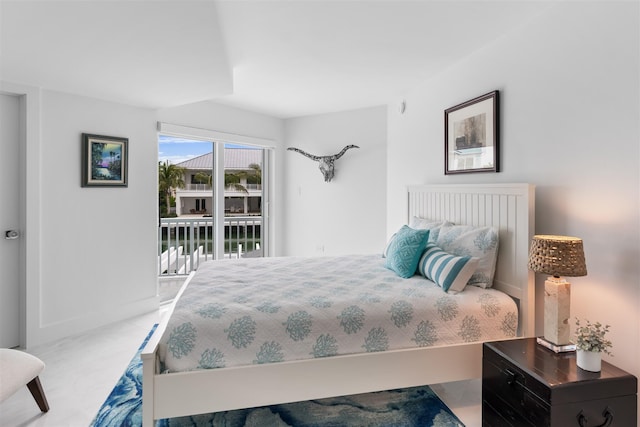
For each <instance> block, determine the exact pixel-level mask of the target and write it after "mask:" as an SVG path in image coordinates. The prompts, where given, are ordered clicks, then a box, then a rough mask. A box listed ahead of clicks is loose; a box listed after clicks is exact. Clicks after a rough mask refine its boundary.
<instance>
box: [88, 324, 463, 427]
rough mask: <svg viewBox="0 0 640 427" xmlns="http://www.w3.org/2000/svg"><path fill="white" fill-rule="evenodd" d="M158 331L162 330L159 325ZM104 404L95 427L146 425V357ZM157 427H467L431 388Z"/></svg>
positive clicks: (226, 414) (230, 413)
mask: <svg viewBox="0 0 640 427" xmlns="http://www.w3.org/2000/svg"><path fill="white" fill-rule="evenodd" d="M156 326H157V325H156ZM156 326H154V327H153V329H152V330H151V332H150V333H149V335H148V336H147V338H146V339H145V340H144V342H143V343H142V345H141V346H140V348H139V349H138V352H137V353H136V355H135V357H134V358H133V359H132V360H131V363H129V366H127V369H126V371H125V372H124V374H123V375H122V377H121V378H120V380H119V381H118V383H117V384H116V386H115V387H114V389H113V391H112V392H111V394H109V397H108V398H107V400H106V401H105V402H104V404H103V405H102V407H101V408H100V410H99V411H98V414H97V415H96V418H95V419H94V420H93V423H92V424H91V425H92V427H125V426H141V425H142V360H141V358H140V353H141V352H142V349H143V348H144V346H145V344H146V343H147V341H148V340H149V338H150V337H151V334H153V331H154V330H155V328H156ZM156 426H157V427H178V426H179V427H186V426H190V427H191V426H196V427H201V426H207V427H218V426H219V427H222V426H224V427H285V426H296V427H344V426H357V427H364V426H368V427H464V425H463V424H462V423H461V422H460V420H458V418H457V417H456V416H455V415H453V413H452V412H451V411H450V410H449V408H447V407H446V406H445V404H444V403H443V402H442V401H441V400H440V399H439V398H438V397H437V396H436V394H435V393H434V392H433V391H432V390H431V388H429V387H428V386H423V387H413V388H406V389H400V390H391V391H382V392H376V393H366V394H359V395H353V396H344V397H336V398H329V399H320V400H310V401H306V402H297V403H288V404H283V405H273V406H265V407H261V408H250V409H240V410H236V411H227V412H217V413H215V414H204V415H194V416H190V417H180V418H171V419H166V420H159V421H157V422H156Z"/></svg>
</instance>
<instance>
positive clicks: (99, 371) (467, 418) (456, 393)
mask: <svg viewBox="0 0 640 427" xmlns="http://www.w3.org/2000/svg"><path fill="white" fill-rule="evenodd" d="M163 314H164V311H163V310H162V309H161V310H160V311H159V312H153V313H149V314H145V315H142V316H138V317H136V318H133V319H130V320H126V321H122V322H119V323H116V324H113V325H109V326H105V327H102V328H99V329H97V330H94V331H91V332H89V333H86V334H83V335H79V336H75V337H70V338H65V339H63V340H60V341H58V342H55V343H52V344H48V345H44V346H39V347H34V348H32V349H30V353H32V354H34V355H36V356H38V357H40V358H41V359H42V360H43V361H44V362H45V363H46V365H47V367H46V369H45V371H44V372H43V373H42V375H41V376H40V379H41V381H42V385H43V388H44V389H45V393H46V394H47V400H48V401H49V405H50V407H51V409H50V411H49V412H48V413H46V414H41V413H40V411H39V410H38V407H37V406H36V403H35V401H34V400H33V398H32V397H31V395H30V394H29V392H28V390H27V388H26V387H24V389H21V390H20V391H18V392H17V393H16V394H14V395H13V396H11V397H10V398H8V399H7V400H5V401H4V402H2V403H0V426H6V427H26V426H29V427H31V426H34V427H41V426H47V427H86V426H89V424H90V423H91V421H92V420H93V418H94V416H95V414H96V413H97V411H98V409H99V408H100V406H101V405H102V403H103V402H104V400H105V399H106V397H107V395H108V394H109V393H110V392H111V389H112V388H113V386H114V385H115V383H116V382H117V380H118V378H120V376H121V375H122V373H123V371H124V369H125V367H126V366H127V364H128V363H129V361H130V360H131V358H132V357H133V356H134V354H135V353H136V350H137V349H138V347H139V346H140V343H141V342H142V340H143V339H144V338H145V337H146V335H147V333H148V332H149V330H150V328H151V327H152V326H153V324H154V323H157V322H158V321H159V320H160V317H161V316H162V315H163ZM433 389H434V390H435V391H436V393H438V395H439V396H440V397H441V398H442V400H443V401H444V402H445V403H447V405H448V406H449V407H450V408H451V409H452V410H453V411H454V413H456V415H457V416H458V417H459V418H460V419H461V421H462V422H463V423H464V424H465V425H466V427H479V426H480V425H481V420H480V418H481V409H480V408H481V407H480V396H481V385H480V381H479V380H473V381H462V382H457V383H449V384H445V385H436V386H433Z"/></svg>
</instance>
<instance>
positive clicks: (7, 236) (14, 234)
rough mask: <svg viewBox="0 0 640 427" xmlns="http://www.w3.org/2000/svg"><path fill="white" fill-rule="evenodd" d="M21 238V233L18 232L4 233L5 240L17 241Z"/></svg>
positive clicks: (8, 231)
mask: <svg viewBox="0 0 640 427" xmlns="http://www.w3.org/2000/svg"><path fill="white" fill-rule="evenodd" d="M18 237H20V233H19V232H18V231H17V230H7V231H5V232H4V238H5V240H16V239H17V238H18Z"/></svg>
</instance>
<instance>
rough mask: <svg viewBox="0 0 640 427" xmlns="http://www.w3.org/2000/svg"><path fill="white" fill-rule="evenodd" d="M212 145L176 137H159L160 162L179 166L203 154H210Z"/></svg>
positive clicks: (206, 142)
mask: <svg viewBox="0 0 640 427" xmlns="http://www.w3.org/2000/svg"><path fill="white" fill-rule="evenodd" d="M212 149H213V146H212V143H211V142H208V141H197V140H192V139H185V138H179V137H175V136H167V135H158V161H160V162H163V163H164V162H165V161H169V163H172V164H174V165H175V164H177V163H180V162H184V161H185V160H189V159H192V158H194V157H198V156H201V155H203V154H207V153H210V152H211V151H212Z"/></svg>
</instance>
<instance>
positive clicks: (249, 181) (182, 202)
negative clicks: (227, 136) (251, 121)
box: [175, 147, 262, 216]
mask: <svg viewBox="0 0 640 427" xmlns="http://www.w3.org/2000/svg"><path fill="white" fill-rule="evenodd" d="M213 164H214V163H213V153H207V154H203V155H201V156H198V157H194V158H193V159H190V160H187V161H184V162H181V163H178V164H177V166H179V167H181V168H183V169H184V176H183V180H184V183H185V187H184V188H178V189H176V193H175V196H176V214H177V215H178V216H203V215H211V214H212V209H213V192H212V185H211V183H212V181H211V172H212V169H213ZM261 171H262V150H261V149H254V148H228V147H226V148H225V149H224V174H225V191H224V194H225V196H224V212H225V216H246V215H260V214H261V209H262V176H261Z"/></svg>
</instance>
